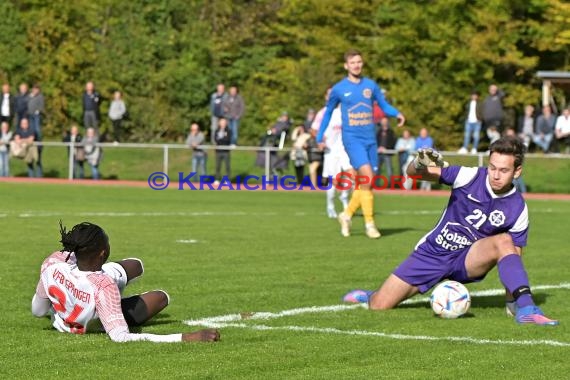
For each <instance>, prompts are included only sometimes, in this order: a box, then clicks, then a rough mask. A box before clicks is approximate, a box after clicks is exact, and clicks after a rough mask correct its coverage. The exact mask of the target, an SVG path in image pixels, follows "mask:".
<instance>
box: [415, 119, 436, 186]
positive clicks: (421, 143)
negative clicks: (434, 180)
mask: <svg viewBox="0 0 570 380" xmlns="http://www.w3.org/2000/svg"><path fill="white" fill-rule="evenodd" d="M426 148H432V149H433V139H432V138H431V136H430V135H429V133H428V130H427V129H426V128H422V129H420V135H419V136H418V137H417V138H416V151H417V150H419V149H426ZM420 190H426V191H430V190H431V182H429V181H420Z"/></svg>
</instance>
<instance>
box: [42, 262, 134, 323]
mask: <svg viewBox="0 0 570 380" xmlns="http://www.w3.org/2000/svg"><path fill="white" fill-rule="evenodd" d="M68 256H69V259H68V260H67V262H66V261H65V259H66V258H67V257H68ZM36 294H37V295H38V297H42V298H49V300H50V301H51V303H52V305H53V308H54V312H55V315H54V323H53V325H54V327H55V328H56V329H58V330H59V331H63V332H70V333H75V334H83V333H85V331H86V327H87V326H88V324H89V322H90V321H92V320H94V319H97V318H98V319H100V320H101V323H102V324H103V327H104V328H105V331H110V330H113V329H115V328H121V327H122V328H126V329H127V330H128V326H127V323H126V321H125V318H124V317H123V312H122V310H121V295H120V292H119V288H118V287H117V284H116V283H115V282H114V281H113V279H112V278H111V277H109V276H108V275H106V274H104V273H103V272H101V271H98V272H84V271H80V270H79V269H78V268H77V263H76V259H75V256H74V255H73V254H71V255H70V254H69V253H68V252H54V253H53V254H51V255H50V256H49V257H48V258H47V259H46V260H45V261H44V263H43V264H42V269H41V275H40V282H39V283H38V286H37V289H36Z"/></svg>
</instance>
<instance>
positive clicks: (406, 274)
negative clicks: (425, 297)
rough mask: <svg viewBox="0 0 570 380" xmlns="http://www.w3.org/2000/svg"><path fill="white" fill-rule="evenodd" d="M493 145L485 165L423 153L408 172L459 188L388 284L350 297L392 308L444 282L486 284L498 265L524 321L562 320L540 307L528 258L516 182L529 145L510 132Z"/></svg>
mask: <svg viewBox="0 0 570 380" xmlns="http://www.w3.org/2000/svg"><path fill="white" fill-rule="evenodd" d="M489 150H490V154H489V164H488V166H487V167H480V168H477V167H463V166H449V165H448V164H447V162H445V161H444V160H443V157H442V156H441V154H440V153H438V152H436V151H434V150H432V149H423V150H422V149H420V150H419V151H418V156H417V157H416V158H415V160H414V161H413V162H412V163H411V164H410V165H409V166H408V169H407V173H408V175H420V176H421V179H422V180H426V181H439V182H440V183H442V184H446V185H449V186H452V191H451V196H450V198H449V202H448V204H447V207H446V208H445V210H444V212H443V215H442V216H441V218H440V219H439V221H438V223H437V225H436V226H435V227H434V228H433V229H432V230H431V231H429V232H428V233H427V234H426V235H424V237H422V238H421V239H420V241H419V242H418V243H417V245H416V246H415V249H414V251H413V252H412V253H411V254H410V256H408V258H407V259H405V260H404V261H403V262H402V263H401V264H400V266H398V267H397V268H396V269H395V270H394V272H393V273H392V274H391V275H390V276H389V277H388V279H386V281H385V282H384V283H383V284H382V286H381V287H380V289H378V290H377V291H375V292H372V291H364V290H355V291H352V292H349V293H348V294H346V295H345V297H344V301H346V302H367V303H368V304H369V306H370V308H371V309H374V310H383V309H391V308H394V307H396V306H397V305H398V304H399V303H400V302H402V301H404V300H405V299H407V298H409V297H412V296H413V295H415V294H417V293H425V292H427V291H428V290H429V289H431V288H432V287H433V286H434V285H436V284H437V283H439V282H440V281H442V280H444V279H449V280H454V281H458V282H461V283H469V282H478V281H481V280H483V278H484V277H485V276H486V274H487V273H488V272H489V271H490V270H491V269H492V268H493V267H494V266H495V265H496V266H497V269H498V272H499V278H500V280H501V282H502V283H503V285H504V286H505V289H506V295H507V307H508V309H509V310H511V312H514V313H513V314H515V320H516V322H518V323H530V324H537V325H557V324H558V321H557V320H553V319H550V318H547V317H546V316H544V314H543V312H542V310H541V309H540V308H539V307H538V306H536V305H535V303H534V301H533V298H532V294H531V289H530V285H529V280H528V276H527V273H526V270H525V268H524V266H523V263H522V259H521V255H522V250H523V247H524V246H526V244H527V237H528V225H529V221H528V208H527V205H526V203H525V201H524V199H523V197H522V195H521V194H520V193H519V192H517V190H516V188H515V187H514V186H513V180H514V179H515V178H518V177H520V175H521V173H522V164H523V160H524V152H525V147H524V145H523V144H522V142H521V141H520V140H519V139H517V138H516V137H503V138H501V139H499V140H497V141H496V142H494V143H493V144H491V146H490V147H489Z"/></svg>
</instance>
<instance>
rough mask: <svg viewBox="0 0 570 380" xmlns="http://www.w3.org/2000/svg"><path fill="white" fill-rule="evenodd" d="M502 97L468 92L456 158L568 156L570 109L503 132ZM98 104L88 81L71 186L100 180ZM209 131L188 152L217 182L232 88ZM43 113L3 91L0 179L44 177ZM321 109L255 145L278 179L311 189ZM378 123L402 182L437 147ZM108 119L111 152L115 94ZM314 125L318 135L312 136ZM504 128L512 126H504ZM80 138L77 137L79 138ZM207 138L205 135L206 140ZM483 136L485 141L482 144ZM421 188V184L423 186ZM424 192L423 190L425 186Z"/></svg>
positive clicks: (118, 109) (220, 96)
mask: <svg viewBox="0 0 570 380" xmlns="http://www.w3.org/2000/svg"><path fill="white" fill-rule="evenodd" d="M505 96H506V94H505V92H504V91H503V90H502V89H500V88H499V87H498V86H497V85H495V84H491V85H490V86H489V88H488V94H487V95H486V97H485V98H484V99H480V94H479V92H477V91H473V92H472V93H471V94H470V96H469V99H468V101H467V102H466V106H465V119H464V139H463V144H462V146H461V149H460V150H459V153H463V154H467V153H472V154H474V153H477V152H478V151H479V149H480V141H481V140H482V139H486V142H489V143H492V142H493V141H495V140H496V139H498V138H499V137H500V136H501V135H504V134H506V133H513V132H514V133H515V135H517V136H519V137H520V138H521V139H522V141H523V142H524V144H525V146H526V147H527V148H528V149H529V150H530V151H534V152H543V153H551V152H560V153H567V154H569V153H570V107H569V108H565V109H564V110H562V112H561V113H560V115H557V114H556V113H555V112H554V110H553V107H552V106H550V105H546V106H543V107H542V109H541V110H540V112H537V111H536V108H535V107H534V106H533V105H531V104H528V105H526V106H525V108H524V111H523V112H521V116H520V117H518V119H517V120H516V125H515V126H514V128H506V126H505V112H504V109H503V108H504V106H503V100H504V98H505ZM102 101H103V97H102V96H101V94H100V93H99V92H98V91H97V89H96V88H95V84H94V83H93V82H92V81H88V82H87V83H86V84H85V90H84V92H83V94H82V98H81V103H82V111H83V112H82V116H81V119H82V122H83V128H82V129H81V130H80V127H79V126H78V125H77V124H73V125H72V126H71V128H70V129H68V130H66V132H65V134H64V137H63V140H62V141H64V142H68V143H73V144H74V147H73V148H70V151H69V154H72V155H73V163H74V170H73V172H74V178H84V177H85V170H84V167H85V163H87V165H88V168H90V169H91V170H90V171H91V178H93V179H98V178H101V175H100V172H99V164H100V162H101V159H102V157H103V149H102V148H101V147H100V145H99V144H98V143H99V142H100V141H104V140H103V139H102V138H101V136H100V130H99V128H100V126H101V110H100V109H101V103H102ZM209 109H210V115H211V121H210V129H209V131H207V132H203V131H201V130H200V126H199V124H198V123H197V122H193V123H192V124H191V128H190V130H189V134H188V135H187V139H186V144H187V145H188V146H189V147H190V148H191V150H192V161H191V162H192V164H191V166H192V171H193V172H198V173H199V174H200V175H206V174H207V158H208V153H207V152H208V150H207V149H206V148H205V147H204V145H205V144H206V143H208V142H209V143H211V144H213V145H215V146H216V147H217V148H216V149H215V150H214V153H215V178H216V179H217V180H220V179H221V178H222V168H224V169H225V171H224V173H223V174H224V175H225V176H227V177H229V176H230V175H231V150H232V149H233V148H235V147H236V146H237V144H238V137H239V129H240V124H241V120H242V118H243V116H244V113H245V101H244V98H243V97H242V95H241V94H240V92H239V89H238V87H237V86H236V85H232V86H230V87H229V90H228V91H226V86H225V85H224V84H223V83H218V84H217V86H216V90H215V91H214V92H213V93H212V94H211V96H210V107H209ZM44 111H45V100H44V96H43V94H42V91H41V88H40V86H39V84H34V85H33V86H31V88H29V87H28V84H27V83H21V84H20V85H19V86H18V91H17V93H16V94H13V93H12V92H11V90H10V85H9V84H6V83H5V84H3V85H2V99H1V104H0V123H1V126H0V176H10V175H11V172H10V159H11V158H12V159H20V160H23V161H24V162H25V163H26V166H27V168H28V175H29V176H30V177H41V176H43V165H42V150H43V147H42V145H41V144H37V142H41V141H42V140H43V134H42V117H43V115H44ZM323 111H324V110H323V109H321V110H320V111H319V112H316V111H315V109H313V108H309V109H308V110H307V112H306V117H305V119H304V120H303V121H302V122H300V123H296V124H294V123H293V121H292V119H291V118H290V116H289V113H288V112H286V111H283V112H282V113H281V115H280V116H279V118H278V119H277V120H276V121H275V123H274V124H273V125H270V126H269V127H268V128H267V131H266V133H265V134H264V135H263V136H262V137H261V141H260V144H259V145H260V146H261V147H279V148H281V149H285V150H286V152H287V153H286V154H279V153H278V152H273V151H272V152H271V153H270V155H271V157H270V165H271V169H272V171H273V173H274V174H277V175H280V174H282V173H283V171H284V170H285V169H286V168H287V167H288V166H290V165H292V167H293V168H294V170H295V175H296V178H297V180H298V181H302V179H303V178H304V177H305V172H308V174H309V177H310V179H311V182H312V183H313V184H317V182H318V181H319V179H318V178H319V176H320V174H321V170H322V166H323V155H324V152H323V151H322V150H321V149H319V146H318V144H316V140H315V137H316V133H315V130H318V124H319V123H320V119H321V118H322V113H323ZM374 111H375V112H374V117H375V121H376V122H377V132H378V133H377V143H378V158H379V160H378V161H379V167H378V174H383V175H385V176H386V178H391V177H392V176H393V175H395V174H398V175H404V172H405V167H406V165H407V163H408V162H409V159H410V157H411V153H412V152H413V151H415V150H417V149H419V148H424V147H435V144H434V142H433V139H432V137H431V136H430V135H429V133H428V130H427V129H426V128H421V129H420V131H419V134H418V136H415V137H414V136H413V135H412V133H411V131H410V130H408V129H404V130H401V131H400V130H395V129H393V128H392V127H391V126H390V120H389V119H388V118H386V117H385V116H384V115H383V114H382V112H381V110H378V109H375V110H374ZM108 118H109V120H110V125H111V126H112V130H111V133H112V135H111V133H109V136H107V138H108V140H107V141H109V139H112V141H114V142H115V143H116V144H118V143H120V142H121V141H122V140H123V138H124V137H123V135H124V133H123V122H124V120H127V118H128V111H127V107H126V104H125V102H124V100H123V97H122V93H121V91H118V90H117V91H114V93H113V95H112V98H111V99H110V100H109V108H108ZM315 125H317V128H315ZM509 127H510V126H509ZM81 131H82V132H83V133H82V132H81ZM208 132H209V133H208ZM481 135H483V137H482V136H481ZM394 156H396V158H397V161H396V165H397V170H394V162H393V158H394ZM256 163H257V165H258V166H262V167H264V166H265V164H266V158H265V151H263V150H260V151H259V152H258V155H257V160H256ZM422 186H424V184H422ZM425 186H426V189H428V187H427V186H429V183H426V184H425Z"/></svg>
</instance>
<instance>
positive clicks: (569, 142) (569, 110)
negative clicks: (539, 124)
mask: <svg viewBox="0 0 570 380" xmlns="http://www.w3.org/2000/svg"><path fill="white" fill-rule="evenodd" d="M554 134H555V135H556V140H557V141H558V147H559V149H560V152H561V153H570V107H566V108H565V109H564V111H562V115H560V116H558V119H556V126H555V127H554ZM564 146H565V148H564ZM563 148H564V149H563Z"/></svg>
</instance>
